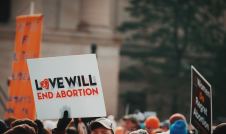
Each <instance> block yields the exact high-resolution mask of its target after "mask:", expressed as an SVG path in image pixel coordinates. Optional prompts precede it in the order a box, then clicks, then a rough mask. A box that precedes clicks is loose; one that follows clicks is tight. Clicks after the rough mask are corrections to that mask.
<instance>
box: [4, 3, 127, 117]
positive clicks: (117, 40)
mask: <svg viewBox="0 0 226 134" xmlns="http://www.w3.org/2000/svg"><path fill="white" fill-rule="evenodd" d="M6 1H8V0H5V4H7V5H8V9H6V10H5V12H9V19H8V20H7V21H5V22H3V23H2V22H1V24H0V76H1V77H0V86H1V92H0V98H1V103H0V118H2V117H3V113H4V111H5V108H4V104H5V103H6V100H7V92H8V86H7V79H8V77H9V76H10V74H11V68H12V67H11V61H12V57H13V49H14V39H15V19H16V16H18V15H24V14H29V13H30V0H11V1H10V2H9V3H8V2H6ZM34 2H35V6H34V13H35V14H36V13H41V14H43V15H44V25H43V34H42V43H41V57H49V56H51V57H52V56H63V55H76V54H88V53H91V46H96V48H97V49H96V54H97V58H98V64H99V70H100V75H101V80H102V87H103V90H104V97H105V103H106V108H107V114H108V115H109V114H113V115H115V116H117V112H118V109H117V108H118V94H119V90H118V89H119V77H118V75H119V63H120V45H121V37H120V36H119V35H118V33H117V31H116V28H117V26H118V25H119V24H120V23H121V22H122V19H123V17H121V14H122V13H123V6H121V5H123V3H124V0H122V1H120V0H34ZM3 4H4V2H3ZM5 94H6V95H5Z"/></svg>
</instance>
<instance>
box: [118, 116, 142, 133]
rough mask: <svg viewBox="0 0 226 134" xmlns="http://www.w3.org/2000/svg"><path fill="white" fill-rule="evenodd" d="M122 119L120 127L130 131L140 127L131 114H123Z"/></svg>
mask: <svg viewBox="0 0 226 134" xmlns="http://www.w3.org/2000/svg"><path fill="white" fill-rule="evenodd" d="M122 121H123V123H122V127H123V128H124V129H125V130H126V131H129V132H131V131H135V130H138V129H139V128H140V126H139V121H138V120H137V119H136V118H135V117H134V116H133V115H126V116H124V117H123V119H122Z"/></svg>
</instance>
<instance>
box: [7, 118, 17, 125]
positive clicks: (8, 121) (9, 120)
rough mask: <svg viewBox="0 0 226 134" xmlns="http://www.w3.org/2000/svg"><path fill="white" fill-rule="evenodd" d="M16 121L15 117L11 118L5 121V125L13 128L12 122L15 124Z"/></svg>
mask: <svg viewBox="0 0 226 134" xmlns="http://www.w3.org/2000/svg"><path fill="white" fill-rule="evenodd" d="M15 120H16V118H14V117H9V118H6V119H5V123H6V125H7V126H8V127H11V124H12V122H14V121H15Z"/></svg>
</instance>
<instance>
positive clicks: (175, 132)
mask: <svg viewBox="0 0 226 134" xmlns="http://www.w3.org/2000/svg"><path fill="white" fill-rule="evenodd" d="M170 134H188V129H187V124H186V122H185V121H184V120H177V121H175V122H174V123H173V124H172V125H171V126H170Z"/></svg>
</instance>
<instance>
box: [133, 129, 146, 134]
mask: <svg viewBox="0 0 226 134" xmlns="http://www.w3.org/2000/svg"><path fill="white" fill-rule="evenodd" d="M129 134H148V132H147V131H146V130H143V129H138V130H136V131H132V132H130V133H129Z"/></svg>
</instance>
